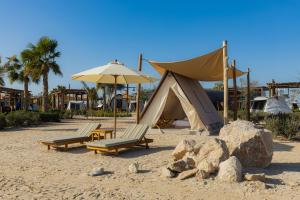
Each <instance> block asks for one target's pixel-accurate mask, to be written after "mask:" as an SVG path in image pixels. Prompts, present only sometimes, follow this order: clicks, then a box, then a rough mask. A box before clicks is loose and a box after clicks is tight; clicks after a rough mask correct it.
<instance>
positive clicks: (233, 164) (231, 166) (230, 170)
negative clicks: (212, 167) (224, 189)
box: [217, 156, 242, 182]
mask: <svg viewBox="0 0 300 200" xmlns="http://www.w3.org/2000/svg"><path fill="white" fill-rule="evenodd" d="M217 178H218V179H219V180H221V181H226V182H240V181H241V180H242V165H241V163H240V161H239V160H238V159H237V158H236V157H235V156H231V157H230V158H229V159H227V160H226V161H224V162H222V163H220V166H219V172H218V176H217Z"/></svg>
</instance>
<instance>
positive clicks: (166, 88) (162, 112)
mask: <svg viewBox="0 0 300 200" xmlns="http://www.w3.org/2000/svg"><path fill="white" fill-rule="evenodd" d="M185 117H186V118H188V121H189V124H190V127H191V129H192V130H206V131H208V132H209V133H211V134H213V133H218V131H219V130H220V128H221V127H222V126H223V122H222V119H221V118H220V116H219V114H218V113H217V111H216V109H215V107H214V105H213V104H212V102H211V101H210V99H209V98H208V96H207V94H206V92H205V91H204V89H203V88H202V87H201V85H200V83H199V82H198V81H197V80H193V79H191V78H188V77H185V76H182V75H179V74H176V73H173V72H169V71H168V72H166V73H165V74H164V76H163V78H162V79H161V81H160V83H159V86H158V87H157V89H156V90H155V92H154V93H153V95H152V96H151V98H150V100H149V103H148V104H147V105H146V107H145V109H144V110H143V112H142V114H141V118H140V123H142V124H148V125H150V126H155V125H156V124H157V122H158V121H159V119H167V120H182V119H184V118H185Z"/></svg>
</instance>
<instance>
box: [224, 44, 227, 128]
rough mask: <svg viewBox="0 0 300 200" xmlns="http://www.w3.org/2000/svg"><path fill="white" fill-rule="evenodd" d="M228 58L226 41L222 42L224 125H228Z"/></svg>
mask: <svg viewBox="0 0 300 200" xmlns="http://www.w3.org/2000/svg"><path fill="white" fill-rule="evenodd" d="M227 62H228V57H227V41H226V40H225V41H223V86H224V102H223V112H224V125H225V124H227V123H228V66H227V65H228V63H227Z"/></svg>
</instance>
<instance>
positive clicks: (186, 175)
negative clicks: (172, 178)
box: [177, 168, 198, 180]
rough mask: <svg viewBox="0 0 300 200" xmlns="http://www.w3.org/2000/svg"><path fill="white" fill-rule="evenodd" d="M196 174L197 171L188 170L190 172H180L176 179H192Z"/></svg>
mask: <svg viewBox="0 0 300 200" xmlns="http://www.w3.org/2000/svg"><path fill="white" fill-rule="evenodd" d="M197 172H198V169H197V168H195V169H190V170H187V171H184V172H181V173H180V174H179V175H178V177H177V178H178V179H179V180H184V179H187V178H191V177H194V176H195V175H196V174H197Z"/></svg>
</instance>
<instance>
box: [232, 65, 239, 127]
mask: <svg viewBox="0 0 300 200" xmlns="http://www.w3.org/2000/svg"><path fill="white" fill-rule="evenodd" d="M232 72H233V74H232V75H233V77H232V80H233V97H234V98H233V120H234V121H235V120H237V112H238V102H237V101H238V99H237V86H236V61H235V60H233V61H232Z"/></svg>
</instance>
